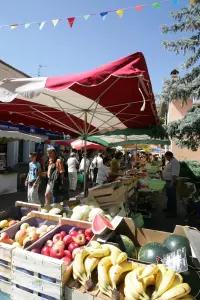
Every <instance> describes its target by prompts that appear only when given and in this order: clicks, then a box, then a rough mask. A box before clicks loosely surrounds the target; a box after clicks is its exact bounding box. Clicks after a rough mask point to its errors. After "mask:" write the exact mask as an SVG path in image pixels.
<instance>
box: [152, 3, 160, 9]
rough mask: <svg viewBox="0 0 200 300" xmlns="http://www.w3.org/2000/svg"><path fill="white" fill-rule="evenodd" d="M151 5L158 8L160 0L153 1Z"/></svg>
mask: <svg viewBox="0 0 200 300" xmlns="http://www.w3.org/2000/svg"><path fill="white" fill-rule="evenodd" d="M152 5H153V7H155V8H159V7H160V2H154V3H153V4H152Z"/></svg>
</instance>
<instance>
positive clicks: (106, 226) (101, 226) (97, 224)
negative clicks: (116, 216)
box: [92, 214, 114, 235]
mask: <svg viewBox="0 0 200 300" xmlns="http://www.w3.org/2000/svg"><path fill="white" fill-rule="evenodd" d="M107 230H114V227H113V225H112V224H111V223H110V222H109V221H108V220H107V219H106V218H105V217H104V216H102V215H99V214H96V216H95V217H94V219H93V222H92V231H93V233H94V234H97V235H102V234H105V232H106V231H107Z"/></svg>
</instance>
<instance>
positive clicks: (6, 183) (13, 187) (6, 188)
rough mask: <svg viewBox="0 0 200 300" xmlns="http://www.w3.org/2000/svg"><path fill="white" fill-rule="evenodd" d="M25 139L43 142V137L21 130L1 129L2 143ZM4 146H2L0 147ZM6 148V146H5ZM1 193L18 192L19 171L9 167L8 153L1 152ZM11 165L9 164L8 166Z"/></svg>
mask: <svg viewBox="0 0 200 300" xmlns="http://www.w3.org/2000/svg"><path fill="white" fill-rule="evenodd" d="M17 140H25V141H32V142H35V143H41V141H42V139H41V138H39V137H36V136H32V135H29V134H24V133H21V132H19V131H4V130H0V145H1V144H2V145H6V144H7V143H8V142H10V141H17ZM1 148H3V147H0V149H1ZM4 149H6V147H4ZM0 157H1V159H0V195H3V194H11V193H16V192H17V178H18V173H16V172H14V171H13V170H12V169H11V168H7V153H6V151H4V153H0ZM8 167H9V166H8Z"/></svg>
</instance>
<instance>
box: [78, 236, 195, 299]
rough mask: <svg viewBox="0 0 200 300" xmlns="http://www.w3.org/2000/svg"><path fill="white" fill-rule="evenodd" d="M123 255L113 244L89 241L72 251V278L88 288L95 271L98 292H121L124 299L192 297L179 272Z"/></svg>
mask: <svg viewBox="0 0 200 300" xmlns="http://www.w3.org/2000/svg"><path fill="white" fill-rule="evenodd" d="M127 258H128V257H127V254H126V253H125V252H122V251H121V250H120V249H119V248H117V247H115V246H114V245H111V244H103V245H101V244H99V243H98V242H91V243H90V245H89V247H87V248H84V249H79V250H78V251H77V252H76V254H75V258H74V262H73V278H74V279H75V280H76V281H79V283H80V284H81V285H82V286H83V287H84V288H85V289H86V290H90V289H91V288H92V286H93V284H92V275H93V273H95V272H94V271H96V272H97V279H98V283H97V284H98V287H99V290H100V292H101V293H102V294H104V295H106V296H108V297H109V298H111V299H120V296H121V293H123V296H125V297H126V299H127V300H136V299H142V300H148V299H152V300H156V299H157V300H171V299H185V300H186V299H188V300H189V299H194V298H193V297H192V296H190V295H189V294H190V292H191V288H190V286H189V285H188V284H187V283H184V282H183V277H182V276H181V275H180V274H178V273H175V272H174V271H173V270H171V269H167V268H166V267H165V266H164V265H162V264H158V265H155V264H151V265H141V264H139V263H137V262H133V261H128V259H127ZM121 286H122V287H123V289H122V292H121V288H120V287H121Z"/></svg>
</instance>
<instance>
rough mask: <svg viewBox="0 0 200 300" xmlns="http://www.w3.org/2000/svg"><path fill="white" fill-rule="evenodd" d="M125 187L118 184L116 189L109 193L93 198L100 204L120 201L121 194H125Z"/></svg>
mask: <svg viewBox="0 0 200 300" xmlns="http://www.w3.org/2000/svg"><path fill="white" fill-rule="evenodd" d="M125 192H126V191H125V188H124V185H122V186H120V187H119V188H118V189H116V190H114V191H113V193H112V194H111V195H107V196H95V200H96V201H97V202H98V203H99V205H100V206H101V205H102V204H106V203H107V204H108V203H109V204H114V203H121V202H122V201H121V200H122V198H121V197H122V196H124V195H125Z"/></svg>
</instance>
